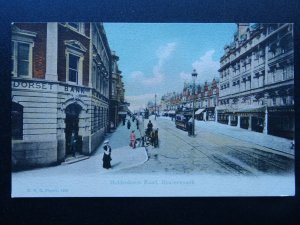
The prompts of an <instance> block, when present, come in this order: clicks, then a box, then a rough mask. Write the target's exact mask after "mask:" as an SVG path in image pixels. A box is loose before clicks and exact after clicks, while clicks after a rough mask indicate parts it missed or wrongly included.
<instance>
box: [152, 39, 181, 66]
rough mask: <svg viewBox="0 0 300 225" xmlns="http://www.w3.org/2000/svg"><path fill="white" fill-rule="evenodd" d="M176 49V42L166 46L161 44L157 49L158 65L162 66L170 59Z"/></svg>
mask: <svg viewBox="0 0 300 225" xmlns="http://www.w3.org/2000/svg"><path fill="white" fill-rule="evenodd" d="M175 49H176V43H175V42H172V43H168V44H166V45H165V46H161V47H160V48H159V49H158V50H157V51H156V55H157V57H158V59H159V60H158V66H159V67H162V66H163V64H164V63H165V61H166V60H168V59H169V58H170V56H171V54H172V53H173V52H174V51H175Z"/></svg>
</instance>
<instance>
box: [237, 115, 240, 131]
mask: <svg viewBox="0 0 300 225" xmlns="http://www.w3.org/2000/svg"><path fill="white" fill-rule="evenodd" d="M237 127H238V128H241V116H240V115H238V118H237Z"/></svg>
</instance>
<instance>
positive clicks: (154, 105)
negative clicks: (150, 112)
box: [154, 94, 156, 120]
mask: <svg viewBox="0 0 300 225" xmlns="http://www.w3.org/2000/svg"><path fill="white" fill-rule="evenodd" d="M154 116H155V117H154V118H155V120H156V94H155V103H154Z"/></svg>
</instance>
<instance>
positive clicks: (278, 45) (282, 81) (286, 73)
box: [216, 23, 295, 138]
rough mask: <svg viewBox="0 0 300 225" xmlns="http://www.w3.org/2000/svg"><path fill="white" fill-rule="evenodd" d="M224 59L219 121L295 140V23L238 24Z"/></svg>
mask: <svg viewBox="0 0 300 225" xmlns="http://www.w3.org/2000/svg"><path fill="white" fill-rule="evenodd" d="M237 28H238V29H237V32H236V33H235V34H234V41H233V42H232V43H231V44H230V45H226V46H225V47H224V50H225V53H224V56H223V57H222V58H221V60H220V64H221V65H220V69H219V73H220V96H219V106H218V107H217V110H216V112H217V120H218V122H220V123H226V124H228V125H231V126H238V127H241V128H244V129H248V130H253V131H257V132H264V133H266V134H272V135H276V136H281V137H286V138H293V137H294V131H295V115H294V49H293V47H294V42H293V37H294V33H293V24H288V23H276V24H253V25H251V26H250V24H248V23H239V24H237Z"/></svg>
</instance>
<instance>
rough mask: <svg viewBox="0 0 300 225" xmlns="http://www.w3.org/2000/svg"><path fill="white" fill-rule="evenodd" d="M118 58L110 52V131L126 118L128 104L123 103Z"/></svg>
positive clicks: (123, 94)
mask: <svg viewBox="0 0 300 225" xmlns="http://www.w3.org/2000/svg"><path fill="white" fill-rule="evenodd" d="M118 61H119V57H118V56H117V55H116V53H115V52H114V51H112V82H111V97H110V112H111V113H110V121H111V129H116V128H117V126H118V124H119V123H120V122H121V121H122V119H123V118H125V117H126V114H127V111H128V109H127V106H128V103H126V102H125V88H124V83H123V81H122V71H120V70H119V66H118Z"/></svg>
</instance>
